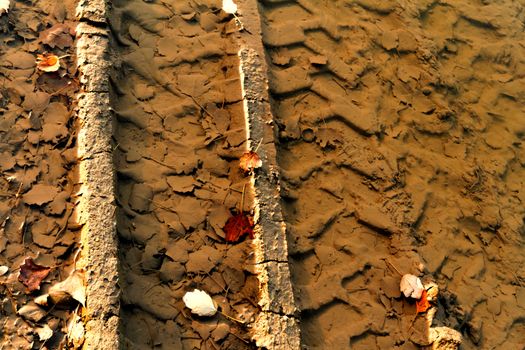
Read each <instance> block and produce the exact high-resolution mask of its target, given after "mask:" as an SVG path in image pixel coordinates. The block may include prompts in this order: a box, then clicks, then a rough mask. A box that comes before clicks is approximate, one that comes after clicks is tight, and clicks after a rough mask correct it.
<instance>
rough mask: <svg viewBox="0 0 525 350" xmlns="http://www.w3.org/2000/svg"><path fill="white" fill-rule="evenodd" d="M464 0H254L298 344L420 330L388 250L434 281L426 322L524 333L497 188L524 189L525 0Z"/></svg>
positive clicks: (404, 266)
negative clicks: (435, 296)
mask: <svg viewBox="0 0 525 350" xmlns="http://www.w3.org/2000/svg"><path fill="white" fill-rule="evenodd" d="M474 3H475V2H474V1H461V2H453V3H452V2H442V3H441V2H440V3H438V2H403V3H401V2H399V3H398V2H395V3H392V2H390V3H388V4H386V3H384V2H380V1H374V0H355V1H331V2H320V1H306V0H297V1H271V0H268V1H262V2H261V6H260V8H261V13H262V15H263V18H264V25H263V36H264V42H265V45H266V49H267V54H268V60H269V63H270V64H269V65H270V71H271V76H270V88H271V92H272V96H273V101H272V103H273V108H274V115H275V116H276V122H277V124H278V127H279V140H280V144H279V148H278V156H279V163H280V165H281V167H282V168H283V170H282V180H283V184H282V185H283V208H284V210H285V218H286V220H287V221H288V226H289V230H288V231H289V232H288V239H289V246H290V249H291V251H290V254H291V256H292V258H293V259H292V261H291V269H292V281H293V283H294V284H295V288H296V295H298V303H299V307H300V308H301V310H302V314H301V317H302V335H303V343H304V345H305V346H306V347H307V348H311V349H326V348H329V347H333V348H337V349H345V348H352V349H354V348H355V349H358V348H363V349H373V348H378V349H387V348H388V349H390V348H396V347H424V346H426V345H428V343H429V340H428V338H429V336H430V334H429V330H428V328H427V326H426V325H425V321H424V319H423V318H422V317H419V318H416V321H415V323H414V324H412V322H413V321H412V320H414V315H413V312H414V311H413V309H412V308H413V306H412V305H410V304H409V303H407V302H406V301H404V300H402V299H401V298H400V297H399V296H400V295H399V291H398V283H399V278H400V276H399V275H398V274H397V273H396V272H395V271H391V269H389V268H388V267H387V265H386V264H385V261H384V259H385V258H386V259H388V261H389V262H391V263H392V264H394V265H395V266H397V267H398V268H399V269H400V270H401V271H402V273H415V274H421V275H424V277H425V278H428V279H432V280H434V281H436V282H438V284H439V286H440V288H441V290H442V291H441V294H440V303H439V306H438V308H437V316H436V318H435V320H434V323H433V326H449V327H452V328H455V329H457V330H459V331H461V332H462V334H463V336H464V338H465V339H464V346H465V348H468V349H470V348H479V347H480V346H481V347H482V348H492V347H494V346H506V347H509V348H512V347H515V346H518V343H516V342H519V341H518V340H516V339H515V338H513V336H512V334H515V332H517V331H518V330H519V329H521V328H520V327H521V326H520V324H521V323H520V321H519V319H520V318H519V315H520V314H522V313H523V308H522V307H521V306H520V307H519V308H518V309H516V310H514V309H511V308H509V309H505V308H504V307H503V306H502V305H509V306H510V305H511V304H510V298H512V296H514V297H518V296H520V297H521V296H522V295H523V293H524V290H523V287H522V285H523V278H524V275H523V270H522V269H521V270H520V268H519V266H521V264H522V262H523V249H522V248H521V247H522V244H523V241H522V239H521V238H520V236H519V234H518V232H520V230H522V227H523V225H522V224H520V223H519V220H516V219H515V218H519V217H522V216H523V210H522V209H519V208H515V209H511V208H510V207H509V206H508V204H507V203H510V202H516V201H517V202H520V201H521V199H520V196H521V195H520V194H519V191H518V192H512V190H511V189H512V188H515V189H516V188H517V187H520V186H522V182H521V181H519V180H517V177H519V176H520V174H522V173H523V168H520V166H519V164H522V162H523V160H522V159H523V158H522V155H523V151H522V149H521V141H520V140H521V137H520V133H521V130H522V127H521V126H519V125H518V123H517V118H516V114H515V113H517V114H518V115H519V114H520V113H521V111H522V108H521V107H519V105H518V101H522V99H523V96H522V95H521V94H519V93H518V90H517V89H518V86H519V87H520V88H521V87H523V82H522V80H521V79H519V78H518V76H517V75H516V74H517V72H519V69H520V67H522V64H523V63H522V62H521V61H520V60H519V59H518V57H519V55H520V54H522V51H523V45H519V44H518V43H517V42H518V41H519V42H522V40H523V38H524V33H523V31H522V30H517V29H516V27H515V25H516V23H515V18H516V17H517V16H518V17H519V14H521V13H523V6H521V5H518V4H515V3H512V2H510V1H509V2H508V3H505V4H498V5H486V6H482V7H481V8H478V5H476V4H474ZM504 18H505V19H504ZM467 43H468V44H467ZM482 62H483V63H482ZM502 74H503V76H505V78H503V76H502ZM507 92H508V95H507ZM503 96H511V97H510V98H507V97H503ZM491 113H494V114H492V116H491ZM496 115H497V117H496ZM499 133H502V135H505V137H504V139H505V140H506V141H502V140H501V142H496V141H495V139H494V138H493V137H494V135H496V134H499ZM494 142H496V143H497V144H494ZM513 142H514V144H513ZM495 188H499V189H500V190H501V191H502V192H499V193H497V191H496V190H495ZM504 217H506V218H507V219H503V218H504ZM496 237H499V238H496ZM497 249H502V250H503V251H505V252H506V254H508V255H506V256H508V258H503V257H502V255H500V254H497V253H495V250H497ZM494 254H496V255H498V256H500V257H501V259H499V260H498V262H495V261H494V260H493V257H494ZM467 261H475V264H474V265H470V266H469V263H467ZM514 269H517V270H518V271H519V272H518V273H516V274H514V273H512V272H507V273H504V274H503V275H499V276H498V272H497V271H498V270H499V271H502V270H514ZM491 285H492V286H494V289H492V288H489V286H491ZM480 289H481V291H480ZM507 303H509V304H507ZM489 305H491V306H489ZM494 305H497V309H498V312H499V313H500V314H499V315H500V316H499V317H498V322H497V325H495V326H488V325H489V324H492V321H491V319H492V315H493V311H491V308H492V307H494ZM496 329H497V331H496Z"/></svg>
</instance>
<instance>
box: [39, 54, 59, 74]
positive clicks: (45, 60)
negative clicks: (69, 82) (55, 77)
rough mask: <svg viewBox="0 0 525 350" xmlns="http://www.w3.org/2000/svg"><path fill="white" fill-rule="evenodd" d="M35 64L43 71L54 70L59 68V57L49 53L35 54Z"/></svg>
mask: <svg viewBox="0 0 525 350" xmlns="http://www.w3.org/2000/svg"><path fill="white" fill-rule="evenodd" d="M36 66H37V68H38V69H40V70H41V71H44V72H56V71H57V70H58V69H59V68H60V57H58V56H57V55H53V54H50V53H44V54H42V55H36Z"/></svg>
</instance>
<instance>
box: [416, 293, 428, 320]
mask: <svg viewBox="0 0 525 350" xmlns="http://www.w3.org/2000/svg"><path fill="white" fill-rule="evenodd" d="M429 308H430V303H429V302H428V299H427V291H426V290H423V292H422V293H421V298H419V299H418V300H416V311H417V313H418V314H419V313H423V312H426V311H427V310H428V309H429Z"/></svg>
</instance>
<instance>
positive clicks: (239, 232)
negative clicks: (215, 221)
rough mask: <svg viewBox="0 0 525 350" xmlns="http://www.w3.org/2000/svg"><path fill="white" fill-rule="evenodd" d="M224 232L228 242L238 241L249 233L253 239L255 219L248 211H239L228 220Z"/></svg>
mask: <svg viewBox="0 0 525 350" xmlns="http://www.w3.org/2000/svg"><path fill="white" fill-rule="evenodd" d="M223 230H224V233H225V234H226V237H225V238H226V241H227V242H232V243H234V242H238V241H239V240H240V239H241V238H242V237H244V236H246V235H248V236H249V237H250V238H252V239H253V237H254V233H253V220H252V218H251V217H250V216H248V215H247V214H246V213H242V212H241V213H238V214H236V215H234V216H232V217H230V218H229V219H228V221H226V225H224V229H223Z"/></svg>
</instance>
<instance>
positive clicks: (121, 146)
mask: <svg viewBox="0 0 525 350" xmlns="http://www.w3.org/2000/svg"><path fill="white" fill-rule="evenodd" d="M113 5H114V8H113V12H112V15H111V27H112V30H113V33H114V38H113V46H114V49H115V51H116V55H117V59H118V61H119V63H118V64H117V65H116V67H115V74H114V77H113V107H114V109H115V115H116V119H117V127H116V131H115V135H114V139H115V150H116V151H115V165H116V169H117V176H118V185H117V190H118V195H117V196H118V204H119V211H118V220H117V221H118V234H119V237H120V248H119V249H120V252H121V254H120V255H121V270H122V271H121V272H122V274H121V278H120V286H121V288H122V312H121V328H122V346H123V347H124V348H126V349H144V348H152V347H159V348H162V349H212V348H213V349H251V348H254V347H255V346H254V345H253V344H252V342H251V340H250V330H249V325H250V323H251V322H253V321H254V319H255V316H256V314H257V311H258V306H257V302H258V293H259V285H258V280H257V277H256V276H255V273H254V271H255V269H254V257H253V248H252V244H251V242H250V239H248V238H246V239H244V240H242V241H241V242H239V243H235V244H232V243H226V241H225V239H224V238H225V234H224V232H223V230H222V229H223V227H224V225H225V223H226V221H227V220H228V218H229V217H230V216H231V215H232V214H233V213H235V212H236V211H238V210H240V207H241V202H242V192H243V188H245V186H248V187H247V188H246V189H245V191H244V192H245V199H244V208H243V209H244V210H245V211H248V212H249V211H250V208H251V205H252V204H251V203H253V200H252V198H251V197H252V196H251V194H250V193H252V191H250V190H249V184H248V178H247V177H245V176H244V175H243V174H242V173H241V171H240V170H239V168H238V158H239V157H240V156H241V155H242V153H243V152H244V151H245V149H246V131H245V120H244V114H243V105H242V97H241V86H240V80H239V68H238V65H239V62H238V56H237V51H238V48H237V47H236V45H235V43H234V40H233V39H231V38H230V35H231V33H234V32H235V31H237V28H236V26H235V22H234V20H233V18H232V17H227V15H226V14H225V13H224V12H221V11H220V10H219V9H220V1H202V0H201V1H178V0H177V1H175V0H172V1H162V2H160V1H159V2H149V3H147V2H144V1H142V0H134V1H115V2H113ZM194 288H197V289H201V290H204V291H206V292H207V293H209V294H210V295H211V296H212V298H213V299H214V300H215V301H216V302H217V304H218V306H219V308H220V310H221V311H222V312H223V313H224V314H226V315H228V316H230V317H233V318H235V319H237V320H238V321H234V320H232V319H229V318H227V317H225V316H223V315H221V314H218V315H217V316H216V317H213V318H200V317H198V316H196V315H193V314H191V313H190V311H189V309H187V308H185V307H184V303H183V301H182V296H183V295H184V294H185V293H186V292H187V291H191V290H193V289H194Z"/></svg>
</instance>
